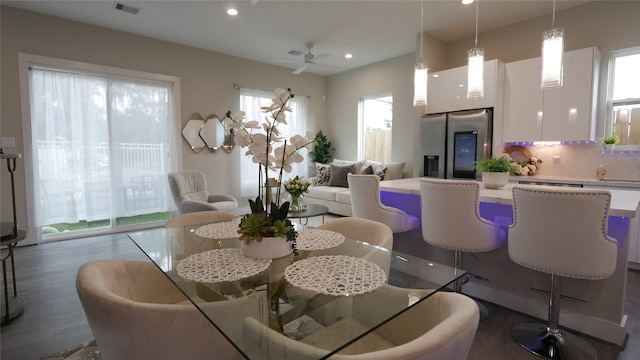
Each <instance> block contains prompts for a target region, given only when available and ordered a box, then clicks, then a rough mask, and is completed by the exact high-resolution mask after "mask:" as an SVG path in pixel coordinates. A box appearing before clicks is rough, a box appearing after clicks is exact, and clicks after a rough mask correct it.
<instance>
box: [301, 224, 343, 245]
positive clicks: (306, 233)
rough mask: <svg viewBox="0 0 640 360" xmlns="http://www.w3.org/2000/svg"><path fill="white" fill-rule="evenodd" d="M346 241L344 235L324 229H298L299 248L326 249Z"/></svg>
mask: <svg viewBox="0 0 640 360" xmlns="http://www.w3.org/2000/svg"><path fill="white" fill-rule="evenodd" d="M343 242H344V235H342V234H340V233H338V232H335V231H331V230H322V229H306V230H300V231H298V238H297V240H296V244H297V247H298V250H324V249H330V248H332V247H336V246H338V245H340V244H342V243H343Z"/></svg>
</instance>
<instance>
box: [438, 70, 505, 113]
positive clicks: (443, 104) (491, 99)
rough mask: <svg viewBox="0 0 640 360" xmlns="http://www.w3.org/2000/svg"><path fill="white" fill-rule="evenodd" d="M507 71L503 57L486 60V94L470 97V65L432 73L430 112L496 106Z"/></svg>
mask: <svg viewBox="0 0 640 360" xmlns="http://www.w3.org/2000/svg"><path fill="white" fill-rule="evenodd" d="M503 74H504V64H503V63H502V62H501V61H499V60H490V61H485V62H484V75H483V76H484V97H482V98H479V99H467V66H460V67H457V68H453V69H448V70H443V71H438V72H434V73H433V74H429V80H428V83H427V114H436V113H443V112H449V111H457V110H470V109H480V108H488V107H494V106H495V105H496V99H497V98H500V99H501V98H502V85H503V78H504V75H503ZM500 103H501V101H500Z"/></svg>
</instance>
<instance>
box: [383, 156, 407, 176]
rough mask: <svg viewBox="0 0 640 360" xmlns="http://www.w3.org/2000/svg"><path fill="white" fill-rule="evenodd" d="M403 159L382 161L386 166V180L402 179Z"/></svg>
mask: <svg viewBox="0 0 640 360" xmlns="http://www.w3.org/2000/svg"><path fill="white" fill-rule="evenodd" d="M405 163H406V162H405V161H398V162H390V163H384V164H383V165H384V166H386V167H387V173H386V175H385V179H386V180H396V179H402V172H403V171H404V165H405Z"/></svg>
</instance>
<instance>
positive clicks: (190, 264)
mask: <svg viewBox="0 0 640 360" xmlns="http://www.w3.org/2000/svg"><path fill="white" fill-rule="evenodd" d="M269 265H271V259H253V258H248V257H246V256H244V255H242V250H241V249H238V248H225V249H214V250H208V251H205V252H202V253H199V254H194V255H191V256H188V257H187V258H186V259H184V260H182V261H180V263H179V264H178V267H177V270H178V275H180V276H181V277H182V278H184V279H187V280H192V281H198V282H211V283H215V282H221V281H236V280H240V279H245V278H248V277H250V276H253V275H256V274H259V273H260V272H262V271H264V270H266V269H267V268H268V267H269Z"/></svg>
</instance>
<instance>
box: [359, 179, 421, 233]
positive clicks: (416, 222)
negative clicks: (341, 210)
mask: <svg viewBox="0 0 640 360" xmlns="http://www.w3.org/2000/svg"><path fill="white" fill-rule="evenodd" d="M347 181H348V182H349V191H350V192H351V209H352V211H353V216H355V217H360V218H365V219H369V220H373V221H378V222H381V223H383V224H385V225H387V226H388V227H389V228H390V229H391V231H392V232H393V233H400V232H405V231H410V230H416V229H418V228H420V219H418V218H417V217H415V216H412V215H409V214H407V213H405V212H404V211H402V210H400V209H397V208H394V207H391V206H386V205H384V204H382V202H381V201H380V178H379V177H378V176H377V175H354V174H349V175H347Z"/></svg>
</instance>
